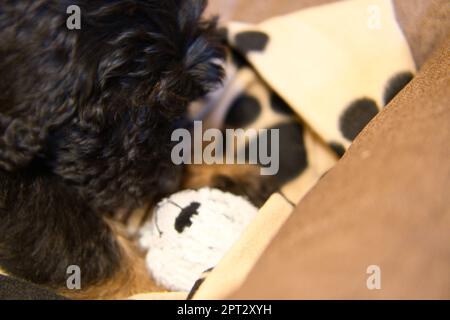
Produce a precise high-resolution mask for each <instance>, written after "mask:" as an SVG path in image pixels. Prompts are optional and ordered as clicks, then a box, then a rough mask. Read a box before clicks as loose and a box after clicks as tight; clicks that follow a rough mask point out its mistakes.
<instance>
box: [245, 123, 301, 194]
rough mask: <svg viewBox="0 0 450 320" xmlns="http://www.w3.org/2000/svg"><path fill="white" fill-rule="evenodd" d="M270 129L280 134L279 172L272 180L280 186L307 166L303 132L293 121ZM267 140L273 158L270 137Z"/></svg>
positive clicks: (299, 125) (298, 124)
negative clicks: (276, 130)
mask: <svg viewBox="0 0 450 320" xmlns="http://www.w3.org/2000/svg"><path fill="white" fill-rule="evenodd" d="M270 129H278V130H279V133H280V140H279V159H280V163H279V171H278V173H277V174H276V175H275V176H274V178H275V179H276V183H277V184H278V185H279V186H281V185H283V184H285V183H286V182H288V181H290V180H292V179H294V178H296V177H297V176H298V175H299V174H300V173H302V172H303V170H305V169H306V167H307V166H308V157H307V153H306V148H305V144H304V139H303V131H304V130H303V126H302V125H301V124H300V123H298V122H296V121H294V120H292V121H290V122H287V123H281V124H278V125H275V126H273V127H272V128H270ZM271 134H273V133H271ZM267 140H268V146H267V148H268V150H269V154H270V155H271V156H272V157H273V155H272V152H273V151H272V146H271V139H270V136H269V137H268V139H267ZM247 152H248V150H247Z"/></svg>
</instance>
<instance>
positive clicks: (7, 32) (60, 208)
mask: <svg viewBox="0 0 450 320" xmlns="http://www.w3.org/2000/svg"><path fill="white" fill-rule="evenodd" d="M73 4H75V5H78V6H79V7H80V8H81V12H82V19H81V20H82V26H81V30H68V29H67V28H66V19H67V17H68V15H67V13H66V9H67V7H68V6H70V5H73ZM205 5H206V1H203V0H164V1H161V0H21V1H16V0H2V1H1V3H0V39H1V42H0V265H1V266H2V267H4V268H6V269H7V270H8V271H9V272H11V273H13V274H15V275H18V276H21V277H24V278H26V279H29V280H32V281H34V282H37V283H45V284H47V285H50V286H53V287H60V286H62V285H64V284H65V279H66V267H67V266H68V265H71V264H76V265H79V266H80V267H81V268H82V270H83V282H84V283H90V282H95V281H97V280H101V278H104V277H107V276H109V275H111V274H112V273H113V272H114V271H115V270H116V269H117V267H118V264H119V260H120V250H119V249H118V244H117V243H116V242H115V241H114V239H113V237H112V236H111V230H110V229H109V228H108V226H107V225H106V223H105V222H104V220H103V217H104V215H105V214H107V213H111V212H113V211H115V210H116V209H118V208H127V209H129V208H133V207H136V206H138V205H141V204H143V203H144V202H148V201H152V200H155V199H156V198H157V197H159V196H161V195H163V194H167V193H170V192H173V191H174V190H175V189H176V188H177V186H178V183H179V180H180V179H179V176H180V168H179V167H176V166H174V165H173V164H172V161H171V160H170V150H171V144H170V134H171V132H172V130H173V128H174V127H175V124H176V123H177V119H179V118H181V117H183V115H184V114H185V111H186V107H187V104H188V103H189V102H190V101H192V100H194V99H196V98H198V97H200V96H202V95H204V94H206V93H207V92H208V91H209V90H210V89H212V88H213V87H214V86H216V85H218V84H219V83H220V79H221V77H222V73H223V70H222V68H221V67H220V65H219V64H218V59H223V54H224V53H223V50H222V48H221V45H220V42H219V41H218V38H217V36H216V32H215V21H206V20H203V19H201V18H200V16H201V14H202V12H203V11H204V8H205Z"/></svg>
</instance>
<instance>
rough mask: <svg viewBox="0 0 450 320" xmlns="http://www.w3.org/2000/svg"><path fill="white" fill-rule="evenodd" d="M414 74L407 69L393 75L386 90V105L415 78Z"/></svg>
mask: <svg viewBox="0 0 450 320" xmlns="http://www.w3.org/2000/svg"><path fill="white" fill-rule="evenodd" d="M413 77H414V75H413V74H412V73H411V72H409V71H405V72H402V73H399V74H397V75H395V76H393V77H392V78H391V79H390V80H389V82H388V84H387V86H386V89H385V92H384V105H388V104H389V102H391V100H392V99H394V97H395V96H396V95H397V94H398V93H399V92H400V91H402V89H403V88H404V87H405V86H406V85H407V84H408V83H409V82H410V81H411V80H412V79H413Z"/></svg>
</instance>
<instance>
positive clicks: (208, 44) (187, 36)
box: [158, 0, 225, 104]
mask: <svg viewBox="0 0 450 320" xmlns="http://www.w3.org/2000/svg"><path fill="white" fill-rule="evenodd" d="M207 3H208V1H207V0H178V1H177V5H178V8H179V12H178V26H179V29H180V34H181V36H182V39H181V41H180V42H179V47H180V49H181V50H182V52H181V57H182V59H181V61H180V63H178V64H174V65H173V68H172V69H171V70H168V71H167V72H165V77H163V78H162V79H161V81H160V86H159V87H158V89H159V92H158V97H159V100H160V101H162V100H164V99H165V100H166V103H164V104H174V101H173V100H174V99H173V98H176V97H188V99H189V100H194V99H196V98H198V97H200V96H203V95H204V94H206V93H208V92H209V91H211V90H212V89H214V88H215V87H217V86H218V85H220V83H221V81H222V78H223V76H224V70H223V67H222V64H221V61H222V60H224V58H225V49H224V47H223V44H222V43H221V41H220V36H219V34H218V32H217V19H215V18H213V19H203V18H202V14H203V12H204V10H205V8H206V5H207Z"/></svg>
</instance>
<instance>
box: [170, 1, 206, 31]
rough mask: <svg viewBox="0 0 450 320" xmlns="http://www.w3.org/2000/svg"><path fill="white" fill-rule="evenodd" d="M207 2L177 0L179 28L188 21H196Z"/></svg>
mask: <svg viewBox="0 0 450 320" xmlns="http://www.w3.org/2000/svg"><path fill="white" fill-rule="evenodd" d="M207 4H208V0H177V6H178V8H179V11H178V23H179V25H180V28H181V29H184V28H186V25H187V24H189V23H196V22H197V21H198V20H199V19H200V17H201V15H202V14H203V11H205V8H206V6H207Z"/></svg>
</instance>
